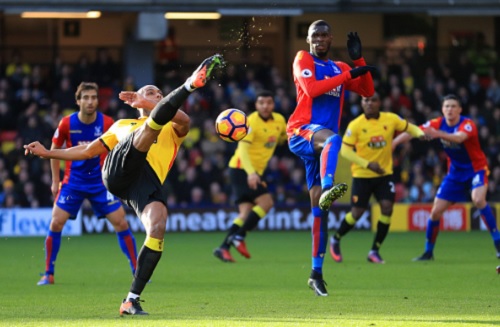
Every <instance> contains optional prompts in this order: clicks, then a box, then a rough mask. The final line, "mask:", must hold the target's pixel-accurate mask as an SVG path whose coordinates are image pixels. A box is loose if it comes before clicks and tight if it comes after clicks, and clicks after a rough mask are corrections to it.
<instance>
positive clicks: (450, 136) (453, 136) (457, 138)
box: [425, 127, 468, 144]
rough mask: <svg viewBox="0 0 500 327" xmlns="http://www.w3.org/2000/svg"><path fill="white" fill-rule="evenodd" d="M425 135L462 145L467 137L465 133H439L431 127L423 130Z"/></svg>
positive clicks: (439, 131)
mask: <svg viewBox="0 0 500 327" xmlns="http://www.w3.org/2000/svg"><path fill="white" fill-rule="evenodd" d="M425 132H426V134H427V135H429V136H430V137H431V138H433V139H435V138H440V139H443V140H445V141H448V142H453V143H458V144H460V143H463V142H464V141H465V140H467V137H468V135H467V134H466V133H465V132H462V131H458V132H455V133H446V132H445V131H441V130H438V129H435V128H433V127H429V128H427V129H426V130H425Z"/></svg>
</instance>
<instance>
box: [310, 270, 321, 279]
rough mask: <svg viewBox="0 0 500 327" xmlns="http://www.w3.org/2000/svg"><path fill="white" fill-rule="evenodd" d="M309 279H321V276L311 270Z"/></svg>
mask: <svg viewBox="0 0 500 327" xmlns="http://www.w3.org/2000/svg"><path fill="white" fill-rule="evenodd" d="M309 277H310V278H312V279H323V274H322V273H319V272H317V271H315V270H312V271H311V275H310V276H309Z"/></svg>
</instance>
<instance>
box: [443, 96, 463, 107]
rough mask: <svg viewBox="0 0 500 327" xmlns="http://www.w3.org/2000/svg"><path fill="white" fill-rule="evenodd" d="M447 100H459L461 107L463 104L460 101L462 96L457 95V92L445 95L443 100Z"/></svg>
mask: <svg viewBox="0 0 500 327" xmlns="http://www.w3.org/2000/svg"><path fill="white" fill-rule="evenodd" d="M446 100H455V101H456V102H458V105H459V106H460V107H461V106H462V101H460V98H459V97H457V96H456V95H455V94H447V95H445V96H444V97H443V102H445V101H446Z"/></svg>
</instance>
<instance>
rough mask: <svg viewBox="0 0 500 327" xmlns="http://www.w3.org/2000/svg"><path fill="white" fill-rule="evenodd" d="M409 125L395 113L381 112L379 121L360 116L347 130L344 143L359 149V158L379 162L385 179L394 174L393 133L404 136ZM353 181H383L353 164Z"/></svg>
mask: <svg viewBox="0 0 500 327" xmlns="http://www.w3.org/2000/svg"><path fill="white" fill-rule="evenodd" d="M407 128H408V122H407V121H406V120H405V119H403V118H401V117H399V116H398V115H396V114H394V113H392V112H380V116H379V117H378V119H375V118H371V119H367V118H366V116H365V114H361V115H359V116H358V117H357V118H356V119H354V120H352V121H351V122H350V123H349V125H348V126H347V130H346V132H345V134H344V137H343V139H342V142H343V143H344V144H346V145H349V146H352V147H354V148H355V149H356V153H357V155H358V156H360V157H362V158H363V159H366V160H368V161H369V162H372V161H375V162H378V164H379V165H380V167H381V168H382V169H384V170H385V175H390V174H392V140H393V138H394V133H395V132H396V131H397V132H403V131H405V130H406V129H407ZM351 171H352V176H353V177H361V178H363V177H365V178H366V177H380V175H379V174H377V173H375V172H374V171H372V170H370V169H368V168H365V167H361V166H360V165H358V164H356V163H353V164H352V166H351Z"/></svg>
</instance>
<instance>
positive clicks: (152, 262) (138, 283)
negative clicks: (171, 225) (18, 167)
mask: <svg viewBox="0 0 500 327" xmlns="http://www.w3.org/2000/svg"><path fill="white" fill-rule="evenodd" d="M220 65H222V57H221V56H220V55H214V56H212V57H210V58H207V59H205V60H204V61H203V62H202V64H201V65H200V66H199V67H198V68H197V69H196V70H195V72H194V73H193V74H192V75H191V76H190V77H189V78H188V79H187V80H186V82H185V83H184V85H182V86H180V87H178V88H177V89H175V90H174V91H172V92H171V93H170V94H168V95H167V96H165V97H163V94H162V93H161V91H160V89H158V88H157V87H156V86H154V85H146V86H144V87H142V88H141V89H140V90H138V91H137V92H121V93H120V95H119V97H120V99H121V100H123V101H125V103H127V104H129V105H130V106H132V107H134V108H137V109H138V110H139V112H140V117H139V118H138V119H121V120H119V121H117V122H116V123H115V124H114V125H113V126H112V127H111V128H110V129H109V130H108V131H107V132H106V133H105V134H104V135H102V136H101V137H100V138H99V139H97V140H95V141H93V142H92V143H90V144H88V145H80V146H77V147H73V148H70V149H65V150H47V149H45V147H44V146H43V145H41V144H40V143H39V142H33V143H30V144H29V145H25V146H24V148H25V149H26V151H25V152H26V154H29V153H32V154H34V155H37V156H40V157H44V158H53V159H61V160H81V159H85V158H93V157H95V156H98V155H101V154H103V153H106V152H108V151H109V153H108V155H107V157H106V160H105V162H104V170H103V180H104V184H105V185H106V188H107V189H108V190H109V191H110V192H111V193H113V194H115V195H116V196H118V197H119V198H121V199H123V200H124V201H125V202H126V203H127V205H129V206H130V207H131V208H133V209H134V210H135V212H136V213H137V215H138V216H139V217H140V218H141V220H142V222H143V224H144V227H145V228H146V239H145V241H144V245H143V246H142V248H141V250H140V252H139V256H138V258H137V269H136V271H135V275H134V279H133V281H132V285H131V287H130V291H129V293H128V295H127V297H126V298H125V299H124V300H123V302H122V304H121V306H120V315H123V314H131V315H146V314H148V313H147V312H145V311H144V310H143V309H142V306H141V304H140V302H141V300H140V295H141V294H142V291H143V290H144V288H145V287H146V283H147V282H148V281H149V280H150V278H151V276H152V275H153V271H154V270H155V268H156V265H157V264H158V262H159V261H160V258H161V255H162V252H163V238H164V235H165V229H166V223H167V206H166V202H167V187H166V184H165V180H166V178H167V174H168V172H169V170H170V167H171V166H172V164H173V162H174V160H175V158H176V156H177V153H178V151H179V147H180V146H181V143H182V141H183V140H184V138H185V137H186V135H187V133H188V131H189V123H190V119H189V117H188V115H186V114H185V113H184V112H183V111H181V110H178V108H179V107H180V106H181V105H182V103H184V101H185V100H186V99H187V98H188V96H189V95H190V94H191V92H193V91H194V90H195V89H197V88H200V87H203V86H204V85H205V84H206V82H207V79H208V78H209V77H210V76H211V74H212V71H213V69H214V68H215V67H216V66H220Z"/></svg>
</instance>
